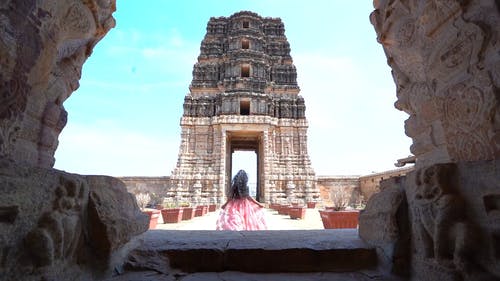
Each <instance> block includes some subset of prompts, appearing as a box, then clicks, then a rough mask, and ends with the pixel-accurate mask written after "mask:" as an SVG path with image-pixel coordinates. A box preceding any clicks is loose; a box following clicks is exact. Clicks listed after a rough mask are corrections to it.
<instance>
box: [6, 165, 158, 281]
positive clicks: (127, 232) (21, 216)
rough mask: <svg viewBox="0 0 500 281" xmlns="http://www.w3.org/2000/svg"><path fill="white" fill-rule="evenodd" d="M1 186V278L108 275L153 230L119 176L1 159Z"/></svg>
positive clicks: (82, 277)
mask: <svg viewBox="0 0 500 281" xmlns="http://www.w3.org/2000/svg"><path fill="white" fill-rule="evenodd" d="M0 182H1V183H2V184H0V193H1V194H2V196H0V276H1V277H2V280H92V279H93V278H91V277H90V276H94V277H95V276H102V277H104V276H107V275H109V274H110V273H111V271H112V270H113V269H114V267H115V266H118V264H117V263H119V262H120V260H119V258H117V257H120V256H121V255H123V254H124V252H126V251H127V250H128V247H129V244H127V243H129V241H131V240H133V237H134V236H136V235H138V234H140V233H142V232H144V231H146V230H147V228H148V222H149V218H148V216H147V215H145V214H143V213H142V212H140V210H139V208H138V207H137V203H136V202H135V199H134V197H133V196H132V195H131V194H129V193H127V191H126V188H125V186H124V184H123V183H122V182H120V181H119V180H117V179H112V178H110V177H103V176H87V177H83V176H79V175H73V174H68V173H64V172H60V171H57V170H53V169H46V168H37V167H27V166H26V165H22V166H21V165H17V164H15V163H13V162H11V161H8V160H6V159H0ZM94 274H95V275H94Z"/></svg>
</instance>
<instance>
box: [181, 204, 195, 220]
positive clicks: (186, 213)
mask: <svg viewBox="0 0 500 281" xmlns="http://www.w3.org/2000/svg"><path fill="white" fill-rule="evenodd" d="M192 218H194V208H193V207H186V208H184V209H183V210H182V220H183V221H186V220H190V219H192Z"/></svg>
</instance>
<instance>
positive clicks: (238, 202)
mask: <svg viewBox="0 0 500 281" xmlns="http://www.w3.org/2000/svg"><path fill="white" fill-rule="evenodd" d="M247 182H248V176H247V174H246V173H245V171H243V170H240V171H239V172H238V173H237V174H236V176H234V179H233V182H232V184H231V190H230V192H229V196H228V200H227V202H226V203H225V204H224V205H222V210H221V211H220V214H219V218H218V219H217V227H216V229H217V230H265V229H267V225H266V221H265V220H264V211H263V210H262V208H263V207H264V206H262V205H261V204H260V203H259V202H257V201H255V199H253V198H252V197H251V196H250V195H249V193H248V186H247Z"/></svg>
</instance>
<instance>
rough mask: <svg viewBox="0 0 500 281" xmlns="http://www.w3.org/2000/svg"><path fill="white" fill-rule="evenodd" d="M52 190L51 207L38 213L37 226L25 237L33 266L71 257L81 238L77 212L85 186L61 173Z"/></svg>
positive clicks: (47, 264)
mask: <svg viewBox="0 0 500 281" xmlns="http://www.w3.org/2000/svg"><path fill="white" fill-rule="evenodd" d="M55 193H56V198H55V201H54V207H53V210H52V211H51V212H49V213H45V214H44V215H42V217H41V218H40V220H39V221H38V226H37V227H36V228H35V229H34V230H33V231H31V232H30V233H29V234H28V235H27V237H26V239H25V243H26V246H27V247H28V248H29V249H30V250H31V254H32V255H33V257H34V263H35V265H37V266H51V265H53V264H55V263H56V262H57V261H70V260H72V259H74V258H75V257H76V250H77V248H78V245H79V243H81V242H82V240H81V239H82V234H83V233H82V219H81V215H82V207H83V204H84V201H85V197H86V196H88V190H87V186H86V185H85V184H83V183H79V182H76V181H75V180H71V179H67V178H63V177H61V178H60V186H59V187H57V188H56V190H55Z"/></svg>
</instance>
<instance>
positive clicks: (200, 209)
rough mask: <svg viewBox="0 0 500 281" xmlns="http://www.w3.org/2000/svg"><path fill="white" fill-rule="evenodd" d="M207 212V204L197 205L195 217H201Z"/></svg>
mask: <svg viewBox="0 0 500 281" xmlns="http://www.w3.org/2000/svg"><path fill="white" fill-rule="evenodd" d="M207 213H208V206H197V207H196V211H195V214H194V215H195V217H201V216H204V215H206V214H207Z"/></svg>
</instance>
